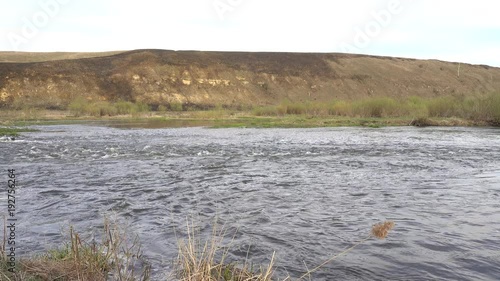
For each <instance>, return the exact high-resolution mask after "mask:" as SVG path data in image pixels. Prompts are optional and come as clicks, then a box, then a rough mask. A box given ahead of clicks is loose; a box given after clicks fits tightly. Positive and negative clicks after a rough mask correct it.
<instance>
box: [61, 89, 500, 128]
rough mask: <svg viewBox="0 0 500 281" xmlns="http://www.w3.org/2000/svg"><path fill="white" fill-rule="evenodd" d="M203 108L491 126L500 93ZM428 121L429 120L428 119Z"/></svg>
mask: <svg viewBox="0 0 500 281" xmlns="http://www.w3.org/2000/svg"><path fill="white" fill-rule="evenodd" d="M204 108H205V110H202V111H199V110H197V111H193V112H190V114H189V117H192V118H198V119H220V118H227V117H228V116H234V115H236V114H238V113H242V112H243V113H245V112H246V113H247V115H250V116H256V117H275V118H276V117H284V116H290V115H294V116H306V117H318V118H320V117H349V118H400V117H407V118H411V119H414V120H419V121H418V122H417V123H418V124H425V123H426V122H425V121H426V118H461V119H464V120H471V121H476V122H479V121H482V122H486V123H489V124H492V125H498V124H500V93H496V94H491V95H489V96H487V97H482V98H481V97H464V96H460V97H456V96H445V97H437V98H428V99H424V98H420V97H416V96H412V97H408V98H401V99H394V98H389V97H373V98H365V99H360V100H353V101H348V100H333V101H331V102H329V103H321V102H305V103H292V102H282V103H280V104H278V105H270V106H255V107H253V108H251V109H250V110H249V109H248V108H243V107H241V106H240V107H238V108H231V107H229V106H223V105H217V106H205V107H204ZM68 109H69V111H70V112H71V114H72V115H73V116H94V117H102V116H115V115H137V114H141V113H147V112H150V111H151V110H152V109H154V110H153V111H156V112H159V113H162V112H183V111H192V110H193V108H192V107H191V106H187V105H183V104H182V103H170V104H166V105H155V106H151V105H147V104H143V103H132V102H129V101H119V102H115V103H111V102H106V101H100V102H89V101H87V100H85V99H83V98H78V99H76V100H74V101H73V102H72V103H71V104H70V105H69V107H68ZM428 122H430V121H428Z"/></svg>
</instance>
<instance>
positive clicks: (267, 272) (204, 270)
mask: <svg viewBox="0 0 500 281" xmlns="http://www.w3.org/2000/svg"><path fill="white" fill-rule="evenodd" d="M187 230H188V238H187V240H179V243H178V244H179V255H178V263H177V270H176V275H177V278H178V279H179V280H180V281H226V280H232V281H270V280H272V279H271V278H272V276H273V272H274V270H273V266H274V262H275V256H274V254H273V256H272V258H271V261H270V263H269V265H267V266H266V267H263V268H260V270H259V271H258V272H252V271H251V270H250V269H249V268H248V264H247V262H246V261H245V263H244V264H243V265H237V264H231V263H229V264H228V263H226V258H227V256H228V251H229V249H230V244H231V243H232V240H231V242H229V244H227V245H225V244H224V237H225V236H226V232H225V230H224V228H223V227H218V226H217V223H215V224H214V227H213V229H212V234H211V237H210V239H209V240H207V241H205V242H202V241H201V239H200V234H199V233H198V231H197V230H196V227H195V226H194V223H191V224H189V222H188V223H187Z"/></svg>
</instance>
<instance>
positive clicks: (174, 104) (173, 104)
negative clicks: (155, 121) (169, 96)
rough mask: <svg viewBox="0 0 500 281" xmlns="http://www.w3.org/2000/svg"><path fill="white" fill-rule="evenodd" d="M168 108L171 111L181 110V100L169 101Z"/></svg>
mask: <svg viewBox="0 0 500 281" xmlns="http://www.w3.org/2000/svg"><path fill="white" fill-rule="evenodd" d="M170 110H172V111H183V110H184V107H183V105H182V103H181V102H171V103H170Z"/></svg>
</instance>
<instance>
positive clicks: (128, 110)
mask: <svg viewBox="0 0 500 281" xmlns="http://www.w3.org/2000/svg"><path fill="white" fill-rule="evenodd" d="M114 106H115V108H116V112H117V114H120V115H125V114H133V113H135V112H137V106H136V105H135V104H134V103H132V102H129V101H119V102H117V103H115V104H114Z"/></svg>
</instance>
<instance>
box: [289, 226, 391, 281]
mask: <svg viewBox="0 0 500 281" xmlns="http://www.w3.org/2000/svg"><path fill="white" fill-rule="evenodd" d="M394 226H395V224H394V222H392V221H385V222H381V223H377V224H374V225H373V226H372V229H371V232H370V235H368V237H366V238H365V239H363V240H361V241H359V242H358V243H356V244H354V245H353V246H351V247H349V248H347V249H345V250H344V251H342V252H341V253H339V254H336V255H334V256H332V257H331V258H329V259H327V260H326V261H324V262H323V263H321V264H320V265H318V266H316V267H315V268H313V269H310V270H308V271H307V272H306V273H304V274H303V275H302V276H300V277H299V279H297V280H302V279H304V278H306V277H310V276H311V273H313V272H315V271H317V270H318V269H320V268H322V267H323V266H325V265H327V264H329V263H330V262H332V261H334V260H335V259H337V258H338V257H341V256H344V255H346V254H347V253H349V252H350V251H352V250H354V249H355V248H356V247H358V246H359V245H361V244H363V243H365V242H366V241H368V240H369V239H371V238H378V239H385V238H386V237H387V235H388V234H389V232H390V231H391V230H392V229H393V228H394Z"/></svg>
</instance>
